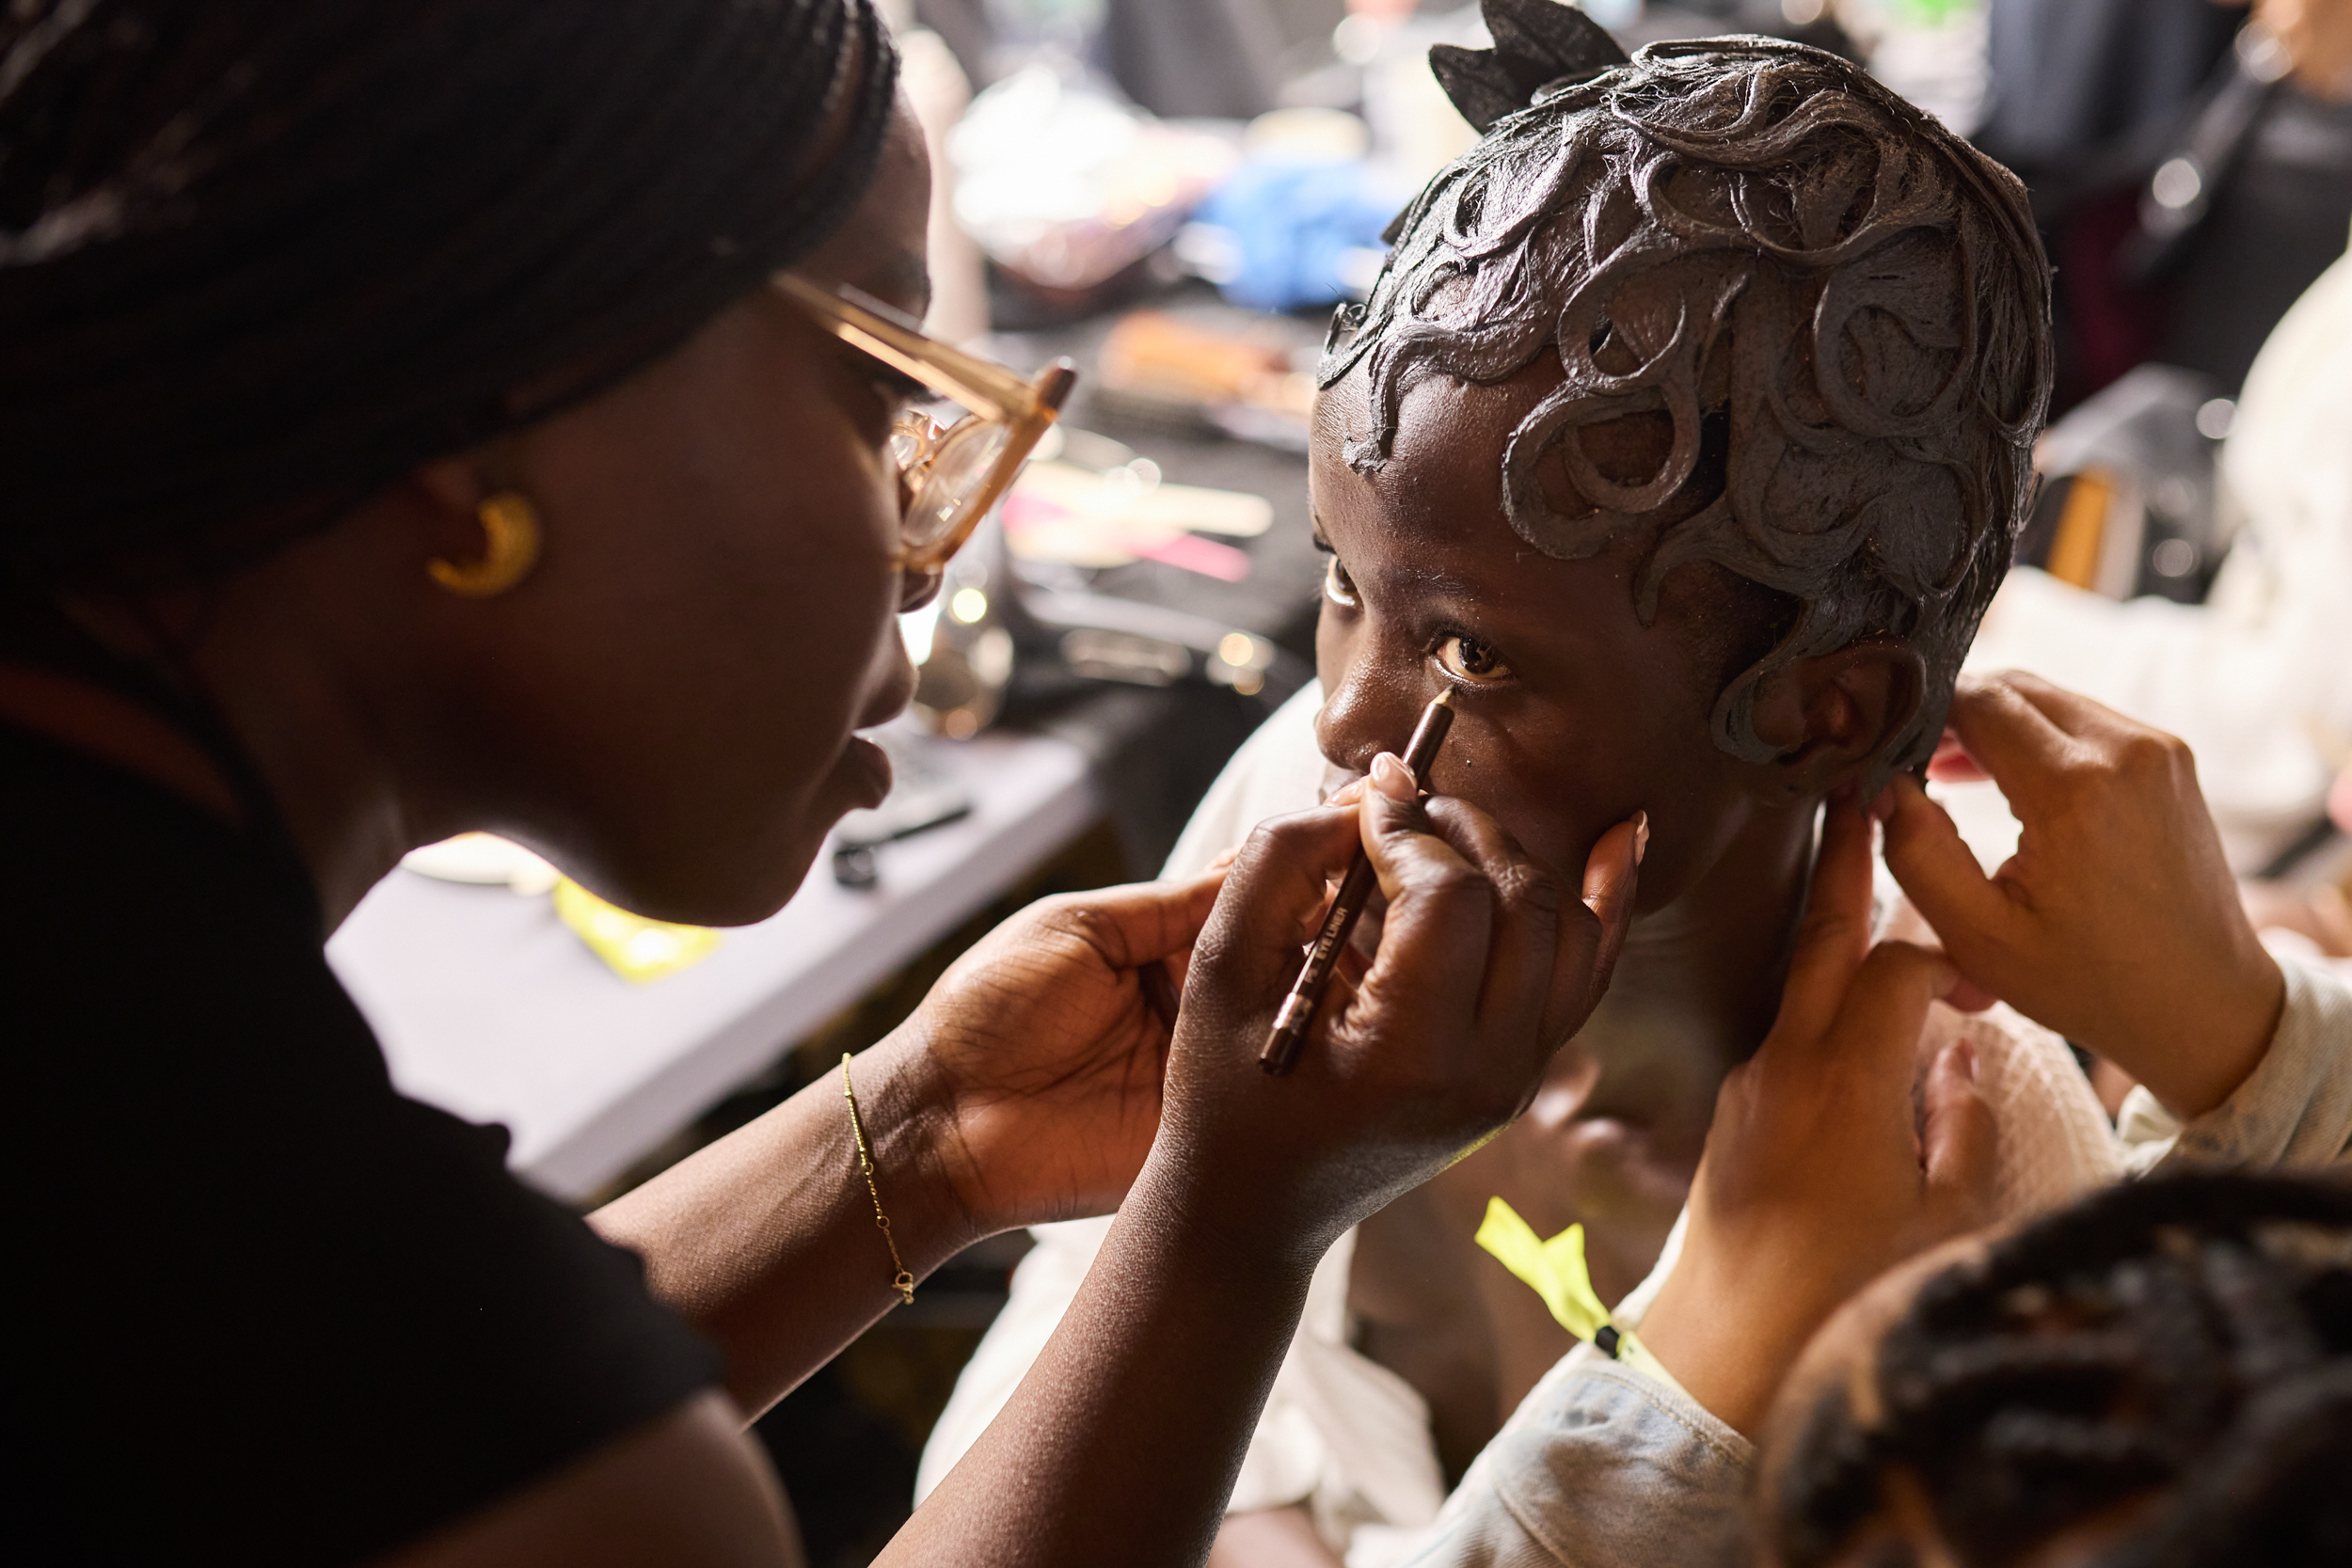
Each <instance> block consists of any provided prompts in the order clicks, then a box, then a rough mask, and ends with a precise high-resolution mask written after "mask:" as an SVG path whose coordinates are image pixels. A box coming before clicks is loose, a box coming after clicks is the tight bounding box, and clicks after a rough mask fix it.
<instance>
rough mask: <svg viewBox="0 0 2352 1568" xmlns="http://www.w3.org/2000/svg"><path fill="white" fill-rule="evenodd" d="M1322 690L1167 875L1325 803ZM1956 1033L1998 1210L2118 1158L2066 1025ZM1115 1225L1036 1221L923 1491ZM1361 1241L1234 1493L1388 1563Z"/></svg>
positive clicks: (2038, 1198)
mask: <svg viewBox="0 0 2352 1568" xmlns="http://www.w3.org/2000/svg"><path fill="white" fill-rule="evenodd" d="M1322 702H1323V698H1322V693H1321V691H1320V689H1318V688H1316V687H1314V686H1313V685H1310V686H1309V687H1308V688H1307V689H1305V690H1303V691H1300V692H1299V693H1298V694H1297V695H1295V696H1294V697H1293V698H1291V700H1290V701H1289V702H1287V703H1285V704H1283V705H1282V706H1281V707H1280V708H1279V710H1278V711H1277V712H1276V713H1275V714H1274V715H1273V717H1271V718H1270V719H1268V720H1267V721H1266V722H1265V723H1264V724H1263V726H1261V727H1260V728H1259V730H1258V732H1257V733H1256V734H1255V735H1253V736H1250V737H1249V739H1248V741H1246V742H1244V743H1243V745H1242V748H1241V750H1240V751H1239V752H1235V753H1234V755H1233V758H1232V761H1231V762H1229V763H1228V764H1227V765H1226V768H1225V770H1224V772H1223V773H1221V774H1220V775H1218V777H1217V781H1216V784H1213V785H1211V786H1210V789H1209V793H1208V795H1207V796H1206V797H1205V798H1204V799H1203V800H1201V802H1200V808H1199V809H1198V810H1197V811H1196V812H1195V813H1194V814H1193V817H1192V820H1191V822H1190V823H1189V824H1187V825H1186V827H1185V829H1184V835H1183V836H1182V837H1181V838H1180V839H1178V841H1177V844H1176V848H1175V850H1174V852H1173V853H1172V854H1171V855H1170V856H1169V857H1168V868H1167V873H1166V874H1167V875H1168V876H1170V877H1181V876H1187V875H1190V874H1191V873H1193V872H1195V871H1198V870H1200V869H1201V868H1202V867H1204V866H1206V865H1207V864H1208V863H1209V862H1210V861H1211V860H1212V859H1214V858H1215V857H1216V855H1217V854H1218V853H1220V852H1222V851H1223V850H1225V849H1227V848H1230V847H1232V846H1234V845H1237V844H1239V843H1240V842H1241V841H1242V840H1243V839H1245V838H1247V837H1248V835H1249V832H1250V830H1251V829H1252V828H1254V827H1256V826H1257V824H1259V823H1260V822H1263V821H1264V820H1265V819H1267V818H1268V817H1271V816H1281V815H1284V814H1285V813H1289V812H1294V811H1301V810H1305V809H1307V808H1309V807H1311V806H1313V805H1314V804H1315V803H1316V802H1317V800H1319V798H1320V790H1321V786H1322V782H1323V773H1324V759H1323V755H1322V752H1320V750H1319V749H1318V748H1317V746H1316V743H1315V736H1314V718H1315V714H1316V712H1317V710H1318V709H1319V708H1320V707H1321V706H1322ZM1963 1036H1965V1037H1969V1038H1971V1039H1973V1040H1975V1041H1976V1044H1977V1052H1978V1068H1977V1078H1978V1086H1979V1089H1980V1090H1981V1091H1982V1092H1983V1094H1984V1096H1985V1098H1986V1100H1987V1101H1989V1102H1990V1103H1991V1104H1992V1106H1993V1108H1994V1117H1995V1119H1996V1121H1997V1122H1998V1124H1999V1126H2000V1128H2001V1137H2000V1140H1999V1143H1998V1145H1997V1146H1996V1147H1997V1149H1998V1171H1997V1174H1996V1201H1997V1204H1998V1207H1999V1209H2000V1211H2001V1212H2002V1213H2003V1214H2004V1215H2005V1216H2006V1215H2015V1214H2025V1213H2033V1212H2040V1211H2042V1210H2043V1209H2048V1208H2054V1207H2056V1206H2058V1205H2059V1204H2061V1203H2064V1202H2066V1201H2067V1200H2068V1199H2070V1198H2073V1197H2074V1196H2078V1195H2080V1194H2082V1193H2084V1192H2087V1191H2089V1190H2090V1188H2091V1187H2093V1186H2095V1185H2098V1184H2100V1183H2103V1182H2106V1181H2108V1180H2114V1179H2115V1178H2116V1177H2117V1176H2118V1175H2120V1174H2121V1173H2122V1150H2121V1149H2120V1148H2119V1147H2118V1146H2117V1144H2116V1141H2115V1137H2114V1134H2113V1132H2111V1130H2110V1129H2109V1127H2108V1125H2107V1120H2106V1114H2105V1113H2104V1112H2103V1111H2102V1110H2101V1109H2100V1107H2099V1103H2098V1101H2097V1100H2096V1098H2095V1097H2094V1096H2093V1095H2092V1094H2091V1091H2090V1085H2089V1084H2088V1083H2087V1082H2086V1081H2085V1080H2084V1078H2083V1075H2082V1073H2081V1072H2080V1070H2078V1069H2077V1068H2076V1067H2075V1064H2074V1056H2073V1054H2072V1053H2070V1052H2068V1050H2067V1049H2066V1045H2065V1042H2064V1041H2062V1040H2060V1039H2059V1038H2058V1037H2057V1036H2056V1035H2053V1034H2051V1033H2050V1032H2049V1031H2048V1030H2046V1029H2043V1028H2042V1027H2040V1026H2039V1025H2037V1024H2034V1023H2031V1022H2027V1021H2026V1020H2025V1019H2023V1018H2021V1017H2019V1016H2018V1015H2017V1014H2016V1013H2014V1012H2011V1011H2010V1009H2008V1008H2007V1007H1995V1008H1994V1009H1993V1010H1991V1011H1990V1012H1987V1013H1982V1014H1975V1015H1971V1014H1966V1013H1960V1012H1955V1011H1953V1010H1952V1009H1951V1008H1948V1007H1944V1006H1937V1007H1936V1008H1934V1009H1933V1010H1932V1012H1931V1015H1930V1017H1929V1021H1928V1025H1927V1028H1926V1030H1925V1032H1924V1033H1923V1034H1922V1036H1921V1037H1920V1042H1919V1045H1920V1053H1921V1056H1920V1060H1921V1063H1922V1066H1923V1067H1924V1065H1925V1064H1926V1063H1927V1062H1928V1061H1930V1060H1932V1058H1933V1056H1934V1054H1935V1053H1937V1052H1939V1051H1940V1050H1942V1049H1943V1047H1944V1046H1945V1045H1947V1044H1948V1043H1950V1041H1952V1040H1953V1039H1955V1038H1957V1037H1963ZM1680 1228H1681V1227H1680V1225H1679V1223H1677V1227H1676V1232H1675V1234H1674V1235H1673V1236H1670V1237H1669V1238H1668V1241H1667V1251H1666V1254H1665V1255H1664V1256H1663V1257H1661V1263H1660V1267H1659V1269H1658V1270H1656V1271H1654V1272H1653V1274H1652V1276H1651V1279H1650V1280H1647V1281H1645V1282H1644V1284H1643V1285H1642V1287H1641V1288H1639V1289H1637V1290H1636V1291H1634V1292H1633V1294H1632V1295H1631V1296H1629V1297H1628V1298H1627V1299H1626V1301H1625V1302H1624V1303H1623V1304H1621V1305H1620V1307H1619V1308H1618V1312H1619V1315H1620V1316H1621V1317H1625V1318H1627V1319H1628V1321H1638V1317H1639V1309H1640V1308H1641V1307H1644V1306H1646V1304H1647V1300H1648V1297H1649V1295H1650V1294H1651V1293H1653V1292H1654V1290H1655V1286H1656V1283H1657V1282H1658V1281H1661V1280H1662V1279H1663V1277H1664V1270H1665V1269H1666V1268H1667V1267H1668V1266H1670V1265H1671V1261H1672V1257H1673V1253H1674V1251H1675V1248H1676V1245H1677V1242H1678V1241H1679V1237H1680ZM1109 1231H1110V1220H1109V1219H1108V1218H1103V1219H1093V1220H1074V1221H1071V1222H1068V1223H1066V1224H1062V1225H1048V1226H1040V1227H1037V1228H1036V1229H1035V1231H1033V1232H1032V1234H1034V1235H1035V1236H1036V1238H1037V1243H1038V1244H1037V1247H1036V1249H1035V1250H1034V1251H1032V1252H1031V1253H1030V1254H1029V1255H1028V1256H1027V1257H1026V1258H1025V1259H1022V1261H1021V1264H1020V1266H1019V1267H1018V1268H1016V1269H1015V1270H1014V1271H1013V1276H1012V1291H1011V1296H1010V1299H1009V1301H1008V1302H1007V1304H1006V1306H1005V1309H1004V1311H1003V1312H1001V1313H1000V1314H998V1316H997V1319H996V1321H995V1323H993V1325H992V1326H991V1327H990V1329H989V1331H988V1333H987V1335H986V1336H985V1337H984V1338H982V1339H981V1341H980V1344H979V1348H978V1349H977V1351H976V1352H974V1354H973V1356H972V1359H971V1361H970V1362H969V1363H967V1364H966V1366H965V1367H964V1370H963V1372H962V1375H961V1377H959V1378H958V1380H957V1382H956V1388H955V1392H954V1394H953V1395H952V1396H951V1397H950V1398H949V1400H948V1402H947V1406H946V1410H945V1411H944V1412H943V1413H942V1414H941V1416H940V1418H939V1421H938V1424H937V1425H936V1426H934V1427H933V1428H932V1429H931V1435H930V1441H929V1443H928V1444H926V1445H925V1447H924V1449H923V1460H922V1465H921V1467H920V1469H919V1470H918V1471H917V1474H916V1480H915V1498H916V1501H917V1502H920V1501H921V1500H922V1498H924V1497H928V1496H929V1495H930V1492H931V1489H932V1488H934V1487H936V1486H937V1485H938V1484H939V1482H940V1481H942V1480H944V1479H945V1478H946V1474H947V1472H948V1471H949V1470H950V1469H952V1468H954V1466H955V1464H956V1461H958V1460H959V1459H961V1458H962V1457H963V1454H964V1452H965V1450H966V1449H969V1448H971V1446H972V1445H973V1444H974V1443H975V1442H977V1441H978V1439H979V1435H980V1433H982V1432H983V1431H985V1430H986V1429H987V1426H988V1423H989V1422H990V1421H992V1420H993V1419H994V1418H995V1417H996V1413H997V1412H998V1411H1000V1410H1002V1409H1003V1408H1004V1406H1005V1403H1006V1402H1007V1401H1008V1400H1009V1399H1010V1398H1011V1397H1012V1393H1013V1390H1014V1389H1015V1388H1016V1387H1018V1386H1020V1383H1021V1379H1022V1378H1023V1377H1024V1376H1025V1375H1026V1373H1027V1371H1028V1370H1029V1367H1030V1365H1031V1364H1032V1363H1033V1362H1035V1361H1036V1359H1037V1357H1038V1355H1039V1354H1040V1353H1041V1352H1042V1351H1043V1350H1044V1348H1045V1342H1046V1340H1047V1339H1049V1338H1052V1336H1053V1332H1054V1329H1055V1327H1056V1326H1057V1324H1058V1323H1060V1322H1061V1316H1062V1314H1063V1312H1065V1311H1067V1310H1068V1309H1069V1307H1070V1303H1071V1301H1072V1300H1073V1298H1074V1297H1075V1296H1076V1294H1077V1291H1078V1286H1079V1285H1080V1283H1081V1282H1082V1281H1084V1279H1085V1278H1086V1273H1087V1269H1088V1268H1089V1266H1090V1265H1091V1264H1092V1262H1093V1260H1094V1255H1095V1253H1096V1251H1097V1250H1098V1249H1099V1248H1100V1247H1101V1246H1102V1244H1103V1240H1104V1237H1105V1236H1106V1235H1108V1234H1109ZM1354 1247H1355V1236H1354V1233H1353V1232H1352V1231H1351V1232H1349V1233H1348V1234H1347V1235H1346V1236H1343V1238H1341V1240H1340V1242H1339V1243H1338V1244H1337V1245H1335V1246H1334V1247H1333V1248H1332V1249H1331V1251H1330V1253H1329V1254H1328V1255H1327V1257H1326V1258H1325V1259H1323V1262H1322V1264H1321V1265H1320V1266H1319V1267H1317V1269H1316V1270H1315V1274H1314V1278H1313V1281H1312V1283H1311V1285H1310V1286H1309V1287H1308V1292H1307V1307H1306V1310H1305V1313H1304V1314H1303V1316H1302V1317H1301V1320H1300V1322H1299V1325H1298V1331H1297V1333H1296V1335H1295V1337H1294V1338H1293V1340H1292V1342H1291V1350H1290V1354H1289V1355H1288V1356H1287V1358H1286V1359H1285V1360H1284V1361H1283V1363H1282V1367H1281V1370H1280V1371H1279V1372H1278V1373H1277V1374H1276V1376H1275V1381H1274V1387H1273V1390H1272V1392H1271V1394H1270V1395H1269V1396H1268V1398H1267V1401H1266V1408H1265V1412H1264V1414H1263V1416H1262V1417H1261V1418H1259V1422H1258V1430H1257V1433H1256V1435H1255V1436H1254V1437H1253V1438H1252V1439H1251V1441H1250V1445H1249V1450H1248V1455H1247V1456H1246V1457H1245V1458H1244V1459H1243V1461H1242V1468H1241V1474H1240V1478H1239V1480H1238V1481H1236V1482H1235V1484H1234V1487H1233V1494H1232V1499H1231V1500H1230V1501H1229V1502H1228V1503H1227V1505H1226V1507H1227V1511H1228V1512H1230V1513H1250V1512H1254V1511H1256V1510H1259V1509H1266V1508H1279V1507H1285V1506H1290V1505H1293V1504H1296V1505H1300V1506H1303V1507H1305V1508H1306V1509H1307V1510H1308V1512H1309V1513H1310V1514H1311V1516H1312V1517H1313V1519H1314V1523H1315V1527H1316V1529H1317V1531H1318V1533H1320V1534H1321V1535H1322V1537H1323V1539H1324V1541H1325V1542H1326V1544H1328V1545H1329V1546H1330V1547H1331V1548H1332V1549H1333V1550H1334V1551H1335V1552H1338V1553H1340V1554H1342V1556H1343V1557H1344V1559H1345V1560H1346V1561H1347V1564H1348V1568H1388V1565H1390V1564H1391V1563H1394V1562H1397V1561H1400V1560H1402V1559H1403V1558H1404V1557H1405V1556H1406V1555H1408V1554H1409V1552H1410V1551H1411V1550H1412V1549H1413V1548H1414V1547H1415V1546H1416V1545H1417V1544H1419V1543H1420V1541H1421V1540H1422V1535H1423V1532H1424V1531H1425V1530H1426V1528H1428V1527H1429V1526H1430V1525H1431V1524H1432V1522H1433V1521H1434V1520H1435V1519H1436V1518H1437V1515H1438V1508H1439V1506H1440V1505H1441V1504H1442V1503H1443V1502H1444V1501H1445V1495H1446V1494H1445V1481H1444V1473H1443V1471H1442V1470H1441V1468H1440V1467H1439V1465H1438V1452H1437V1446H1436V1444H1435V1442H1434V1441H1433V1440H1432V1438H1431V1436H1430V1433H1429V1413H1428V1409H1427V1407H1426V1406H1425V1405H1424V1403H1423V1402H1422V1398H1421V1396H1420V1395H1419V1394H1418V1393H1417V1392H1415V1391H1414V1389H1413V1388H1412V1387H1411V1386H1410V1385H1408V1384H1406V1382H1405V1380H1404V1379H1402V1378H1400V1377H1398V1376H1397V1375H1396V1374H1395V1373H1394V1372H1391V1371H1390V1370H1388V1369H1387V1368H1385V1367H1382V1366H1380V1365H1378V1364H1377V1363H1375V1362H1374V1361H1372V1360H1370V1359H1368V1358H1366V1357H1365V1356H1363V1355H1360V1354H1358V1353H1357V1352H1356V1350H1355V1349H1354V1347H1353V1346H1352V1344H1351V1343H1350V1342H1349V1341H1350V1339H1351V1338H1352V1334H1351V1329H1352V1324H1351V1323H1350V1322H1349V1318H1348V1312H1347V1275H1348V1263H1349V1260H1350V1259H1351V1258H1352V1256H1353V1253H1354Z"/></svg>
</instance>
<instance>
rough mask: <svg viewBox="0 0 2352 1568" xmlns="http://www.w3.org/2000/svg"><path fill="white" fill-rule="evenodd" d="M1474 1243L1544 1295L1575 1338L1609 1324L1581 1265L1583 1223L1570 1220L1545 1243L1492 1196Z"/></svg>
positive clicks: (1588, 1276)
mask: <svg viewBox="0 0 2352 1568" xmlns="http://www.w3.org/2000/svg"><path fill="white" fill-rule="evenodd" d="M1478 1244H1479V1245H1480V1246H1483V1247H1485V1248H1486V1250H1487V1251H1488V1252H1491V1253H1493V1254H1494V1255H1495V1256H1496V1257H1497V1258H1498V1259H1502V1266H1503V1267H1504V1268H1506V1269H1509V1270H1510V1271H1511V1273H1512V1274H1513V1275H1516V1276H1518V1279H1519V1280H1520V1281H1521V1282H1522V1283H1524V1284H1525V1285H1526V1286H1527V1287H1528V1288H1529V1289H1531V1290H1533V1291H1534V1292H1535V1293H1536V1294H1537V1295H1539V1296H1541V1297H1543V1298H1544V1305H1545V1306H1546V1307H1550V1308H1551V1315H1552V1316H1553V1317H1554V1318H1555V1319H1557V1320H1558V1321H1559V1323H1560V1326H1561V1327H1563V1328H1565V1329H1566V1330H1567V1331H1568V1332H1569V1333H1571V1334H1573V1335H1575V1336H1576V1337H1577V1338H1580V1339H1589V1338H1592V1337H1593V1336H1594V1335H1595V1334H1597V1333H1598V1332H1599V1331H1600V1330H1601V1328H1602V1327H1603V1326H1604V1325H1605V1324H1607V1323H1608V1322H1609V1308H1608V1307H1603V1306H1602V1305H1601V1303H1600V1297H1598V1296H1597V1295H1595V1294H1594V1293H1593V1276H1592V1275H1591V1274H1590V1273H1589V1272H1587V1271H1586V1269H1585V1267H1584V1227H1582V1226H1581V1225H1572V1226H1570V1227H1567V1228H1566V1229H1565V1230H1563V1231H1562V1232H1560V1234H1559V1235H1557V1236H1554V1237H1553V1238H1552V1239H1551V1240H1550V1241H1549V1242H1545V1241H1538V1240H1537V1239H1536V1236H1535V1232H1534V1228H1533V1227H1530V1226H1529V1225H1528V1223H1527V1222H1526V1221H1525V1220H1523V1219H1521V1218H1519V1215H1518V1210H1516V1209H1514V1208H1512V1207H1511V1206H1510V1205H1509V1204H1507V1203H1505V1202H1503V1201H1502V1199H1501V1198H1499V1197H1490V1198H1488V1199H1487V1200H1486V1221H1485V1223H1483V1224H1482V1225H1480V1226H1479V1227H1478Z"/></svg>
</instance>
